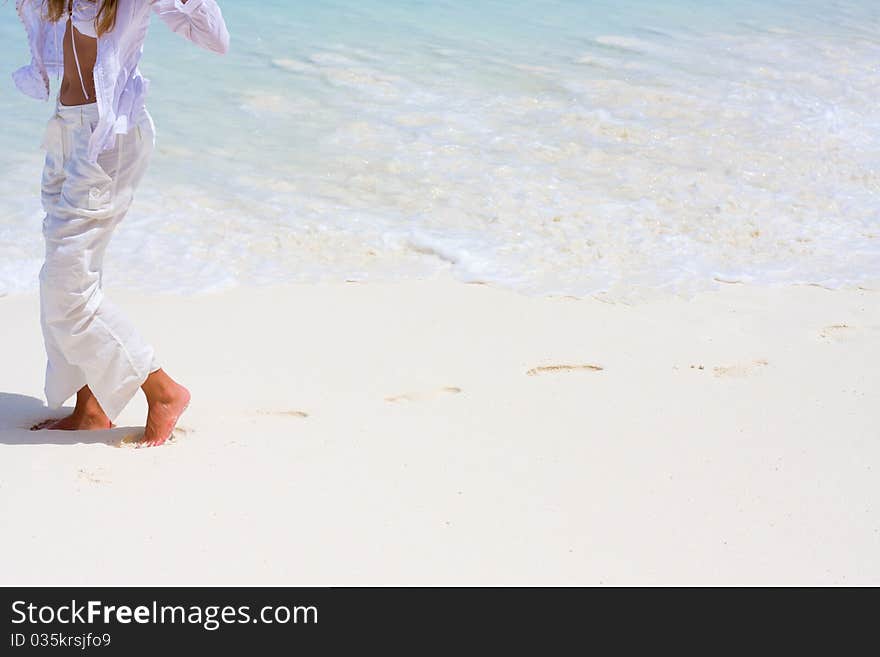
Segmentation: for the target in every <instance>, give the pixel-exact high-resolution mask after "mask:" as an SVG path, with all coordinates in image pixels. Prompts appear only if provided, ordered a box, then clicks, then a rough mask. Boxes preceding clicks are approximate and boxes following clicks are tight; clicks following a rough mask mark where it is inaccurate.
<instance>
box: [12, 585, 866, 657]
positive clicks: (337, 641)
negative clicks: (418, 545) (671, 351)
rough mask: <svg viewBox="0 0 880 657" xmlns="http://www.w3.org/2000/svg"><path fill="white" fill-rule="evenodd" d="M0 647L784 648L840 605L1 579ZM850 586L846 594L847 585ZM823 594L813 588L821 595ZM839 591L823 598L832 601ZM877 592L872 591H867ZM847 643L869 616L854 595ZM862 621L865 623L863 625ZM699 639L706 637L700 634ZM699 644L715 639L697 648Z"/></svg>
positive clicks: (758, 594)
mask: <svg viewBox="0 0 880 657" xmlns="http://www.w3.org/2000/svg"><path fill="white" fill-rule="evenodd" d="M0 590H2V604H3V612H2V616H3V619H4V628H5V633H4V636H3V637H2V644H0V645H2V646H3V647H2V649H0V654H9V655H16V654H22V655H24V654H30V653H34V652H40V653H45V652H51V653H54V654H59V652H64V653H73V652H80V653H81V652H88V653H90V654H102V655H103V654H125V655H132V654H147V653H152V654H156V653H157V652H160V653H169V652H170V654H177V653H178V652H179V651H183V650H185V649H198V650H200V651H201V650H222V651H223V654H226V653H227V652H228V651H229V650H232V651H235V652H238V651H248V653H250V652H251V651H253V650H258V651H272V652H271V654H276V653H278V652H280V651H285V652H286V651H288V650H296V651H301V650H302V651H305V652H306V653H307V654H339V653H341V652H342V651H343V650H345V651H346V652H350V651H351V650H355V651H357V650H358V649H363V650H366V649H369V650H370V651H371V652H372V651H376V650H383V651H385V652H389V651H393V652H395V653H398V652H403V653H407V654H419V653H421V652H423V651H425V650H431V651H433V650H446V651H454V654H459V653H465V654H469V653H470V652H472V651H473V650H476V649H480V650H489V651H492V652H491V654H495V651H497V650H500V649H502V648H503V649H516V650H517V651H521V650H527V651H528V652H535V653H537V654H545V653H549V654H556V653H569V652H572V651H573V650H576V651H577V652H581V651H584V650H589V649H590V648H591V647H594V648H598V647H599V646H601V645H608V642H609V641H610V642H611V645H614V646H616V647H617V648H633V649H635V648H649V649H650V648H654V649H656V648H658V647H659V646H667V647H668V646H672V645H675V646H683V645H686V644H688V643H693V642H694V641H695V640H696V638H697V637H703V636H706V637H714V639H707V640H712V641H714V642H716V643H719V642H720V643H721V644H724V645H725V646H727V647H730V646H732V645H739V646H741V647H744V648H752V649H754V648H758V647H761V648H768V647H770V646H771V645H773V644H774V643H776V645H777V646H778V647H780V648H781V647H786V648H791V647H792V645H793V644H794V643H797V642H798V641H799V640H800V641H802V640H804V639H806V638H809V641H810V644H811V647H813V648H816V647H818V646H819V645H821V644H820V642H819V641H820V635H819V634H817V633H820V632H824V631H826V630H827V631H829V632H830V630H831V629H832V628H833V627H834V619H835V615H837V617H838V619H839V618H840V614H842V613H843V609H844V606H842V605H841V604H840V601H838V602H836V603H832V601H831V600H828V598H827V597H825V595H826V592H823V591H807V590H798V589H779V590H747V589H729V590H726V591H720V590H710V589H693V590H687V589H679V590H663V589H565V588H557V589H537V588H531V589H529V588H525V589H522V588H518V589H514V588H507V589H487V588H480V589H462V588H439V589H424V588H402V589H400V588H398V589H392V588H225V587H221V588H94V589H90V588H28V589H18V588H7V589H0ZM845 595H849V594H845ZM819 596H822V597H821V598H820V597H819ZM840 596H841V592H840V591H835V592H831V594H830V597H832V598H834V597H837V598H839V597H840ZM871 597H873V596H871ZM852 612H853V613H851V614H850V613H847V614H846V626H847V628H846V634H845V635H842V634H838V635H836V637H837V638H836V639H835V640H833V641H830V642H829V643H828V647H829V648H830V647H832V646H835V651H837V650H839V649H840V647H841V645H842V643H841V642H846V640H848V639H852V638H853V637H854V636H857V632H858V630H859V628H861V629H862V630H863V631H865V630H867V628H868V627H871V626H873V623H871V620H872V619H873V615H874V614H873V606H872V605H865V606H857V605H852ZM868 623H871V624H870V625H868ZM701 645H702V644H701ZM705 647H706V648H707V649H709V648H711V646H708V645H706V646H705Z"/></svg>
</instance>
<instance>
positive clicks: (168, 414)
mask: <svg viewBox="0 0 880 657" xmlns="http://www.w3.org/2000/svg"><path fill="white" fill-rule="evenodd" d="M143 389H144V393H145V394H146V395H147V404H148V405H149V410H148V412H147V424H146V427H144V438H143V440H142V441H141V447H158V446H159V445H162V444H163V443H164V442H165V441H166V440H168V439H169V438H170V437H171V433H172V432H173V431H174V427H175V426H176V425H177V420H179V419H180V416H181V415H183V412H184V411H185V410H186V408H187V406H189V400H190V394H189V390H187V389H186V388H184V387H183V386H182V385H180V384H179V383H176V382H175V381H173V380H172V379H171V377H170V376H168V375H167V374H165V372H163V371H162V370H158V371H156V372H153V373H152V374H151V375H150V376H149V378H148V379H147V381H146V383H144V385H143Z"/></svg>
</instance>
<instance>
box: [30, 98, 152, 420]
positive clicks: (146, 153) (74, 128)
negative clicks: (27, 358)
mask: <svg viewBox="0 0 880 657" xmlns="http://www.w3.org/2000/svg"><path fill="white" fill-rule="evenodd" d="M97 122H98V108H97V105H95V104H92V105H83V106H80V107H65V106H63V105H61V104H60V103H59V105H58V106H57V108H56V112H55V115H54V116H53V117H52V119H51V120H50V121H49V125H48V127H47V129H46V139H45V141H44V147H45V148H46V165H45V168H44V170H43V181H42V199H43V209H44V210H45V211H46V218H45V219H44V221H43V235H44V237H45V239H46V261H45V263H44V264H43V268H42V270H41V271H40V320H41V325H42V328H43V339H44V341H45V343H46V354H47V356H48V361H49V362H48V365H47V367H46V388H45V390H46V399H47V401H48V403H49V407H50V408H60V407H61V406H62V405H63V404H64V402H65V401H67V399H69V398H70V397H71V396H72V395H73V394H74V393H76V391H77V390H79V389H80V388H82V387H83V386H85V385H88V386H89V388H90V389H91V390H92V392H93V393H94V395H95V397H96V398H97V400H98V403H100V404H101V408H102V409H103V410H104V412H105V413H106V414H107V415H108V416H109V417H110V419H111V420H114V419H115V418H116V417H117V416H118V415H119V413H120V412H121V411H122V409H123V408H124V407H125V406H126V404H128V402H129V401H131V399H132V397H134V395H135V394H136V393H137V391H138V388H140V386H141V385H142V384H143V383H144V381H145V380H146V378H147V376H149V374H150V373H151V372H154V371H156V370H157V369H159V365H158V363H157V362H156V360H155V355H154V353H153V349H152V347H150V346H149V345H148V344H146V343H145V342H144V341H143V339H142V338H141V337H140V336H139V335H138V333H137V331H136V330H135V329H134V327H133V326H132V325H131V324H130V323H129V322H128V321H127V320H126V319H125V318H124V317H123V316H122V315H121V314H120V313H119V311H118V310H116V309H115V308H114V307H113V306H112V305H111V304H110V303H109V302H108V301H107V300H106V299H105V298H104V293H103V289H102V268H103V261H104V252H105V251H106V249H107V244H108V243H109V242H110V238H111V236H112V235H113V230H114V229H115V228H116V226H117V225H118V224H119V222H120V221H121V220H122V218H123V217H124V216H125V214H126V212H127V211H128V208H129V207H130V205H131V201H132V198H133V196H134V190H135V187H136V186H137V184H138V183H139V182H140V179H141V177H142V176H143V174H144V171H145V170H146V167H147V163H148V161H149V159H150V154H151V153H152V150H153V144H154V140H155V132H154V129H153V121H152V119H151V118H150V115H149V113H148V112H147V110H146V109H143V110H142V111H141V112H140V113H139V114H138V117H137V120H135V121H133V122H132V125H131V126H130V128H129V131H128V133H127V134H124V135H118V136H117V138H116V144H115V146H114V148H113V149H112V150H110V151H106V152H104V153H102V154H101V156H100V157H99V158H98V163H97V164H92V163H90V162H89V161H88V157H87V149H88V142H89V137H90V136H91V134H92V131H93V130H94V128H95V125H96V124H97Z"/></svg>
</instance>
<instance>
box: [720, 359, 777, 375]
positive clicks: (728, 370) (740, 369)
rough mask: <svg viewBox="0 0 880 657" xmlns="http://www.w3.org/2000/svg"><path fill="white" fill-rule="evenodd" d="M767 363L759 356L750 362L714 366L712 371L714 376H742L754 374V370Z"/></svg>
mask: <svg viewBox="0 0 880 657" xmlns="http://www.w3.org/2000/svg"><path fill="white" fill-rule="evenodd" d="M767 365H769V363H768V362H767V361H766V360H764V359H763V358H761V359H758V360H754V361H752V362H751V363H745V364H740V365H726V366H719V367H715V368H713V369H712V371H713V372H715V376H726V377H743V376H749V375H751V374H754V373H755V372H756V371H758V370H760V369H762V368H764V367H766V366H767Z"/></svg>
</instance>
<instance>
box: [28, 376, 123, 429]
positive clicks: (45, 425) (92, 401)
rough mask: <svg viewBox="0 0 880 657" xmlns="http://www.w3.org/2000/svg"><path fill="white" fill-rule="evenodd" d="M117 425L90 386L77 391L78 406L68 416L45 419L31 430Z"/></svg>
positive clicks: (99, 427)
mask: <svg viewBox="0 0 880 657" xmlns="http://www.w3.org/2000/svg"><path fill="white" fill-rule="evenodd" d="M114 426H115V425H114V424H113V423H112V422H111V421H110V418H109V417H107V415H106V414H105V413H104V411H103V409H101V405H100V404H99V403H98V400H97V399H96V398H95V396H94V395H93V394H92V391H91V390H90V389H89V387H88V386H84V387H83V388H81V389H80V390H79V391H78V392H77V393H76V408H74V409H73V413H71V414H70V415H68V416H67V417H64V418H61V419H60V420H57V419H55V418H52V419H49V420H43V421H42V422H39V423H37V424H35V425H34V426H32V427H31V431H40V430H43V429H48V430H49V431H99V430H103V429H112V428H113V427H114Z"/></svg>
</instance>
